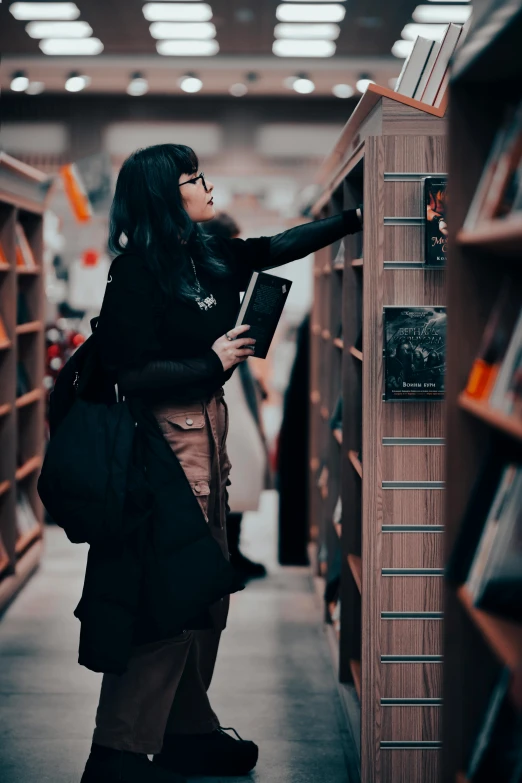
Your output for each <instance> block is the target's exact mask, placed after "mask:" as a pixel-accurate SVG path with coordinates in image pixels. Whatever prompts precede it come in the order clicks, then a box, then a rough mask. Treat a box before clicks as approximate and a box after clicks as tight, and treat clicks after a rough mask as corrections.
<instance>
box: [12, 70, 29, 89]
mask: <svg viewBox="0 0 522 783" xmlns="http://www.w3.org/2000/svg"><path fill="white" fill-rule="evenodd" d="M28 87H29V79H28V78H27V75H26V73H25V71H15V72H14V73H13V75H12V76H11V89H12V91H13V92H25V91H26V90H27V88H28Z"/></svg>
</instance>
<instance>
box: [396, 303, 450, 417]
mask: <svg viewBox="0 0 522 783" xmlns="http://www.w3.org/2000/svg"><path fill="white" fill-rule="evenodd" d="M445 374H446V308H445V307H427V306H422V307H421V306H419V307H414V306H409V305H404V306H402V307H396V306H393V307H385V308H384V399H385V400H386V401H396V402H405V401H412V402H417V401H419V400H424V401H428V400H429V401H432V400H442V399H443V398H444V379H445Z"/></svg>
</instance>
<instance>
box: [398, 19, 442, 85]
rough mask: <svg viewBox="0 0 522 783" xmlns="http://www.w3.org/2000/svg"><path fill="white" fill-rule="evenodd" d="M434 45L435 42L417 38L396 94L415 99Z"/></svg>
mask: <svg viewBox="0 0 522 783" xmlns="http://www.w3.org/2000/svg"><path fill="white" fill-rule="evenodd" d="M434 44H435V41H431V40H429V39H428V38H423V37H422V36H420V35H419V36H417V39H416V41H415V43H414V44H413V49H412V50H411V52H410V54H409V56H408V57H407V59H406V61H405V63H404V65H403V67H402V70H401V73H400V75H399V78H398V79H397V84H396V85H395V92H398V93H399V94H400V95H406V96H407V97H408V98H413V96H414V94H415V91H416V89H417V85H418V83H419V80H420V79H421V77H422V73H423V71H424V69H425V67H426V64H427V62H428V59H429V57H430V54H431V51H432V49H433V46H434Z"/></svg>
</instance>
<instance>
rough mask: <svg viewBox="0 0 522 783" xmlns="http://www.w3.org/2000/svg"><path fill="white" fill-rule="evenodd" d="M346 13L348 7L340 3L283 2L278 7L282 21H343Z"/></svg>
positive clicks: (277, 11)
mask: <svg viewBox="0 0 522 783" xmlns="http://www.w3.org/2000/svg"><path fill="white" fill-rule="evenodd" d="M345 14H346V8H345V7H344V6H342V5H339V3H325V4H324V5H319V4H317V3H316V4H313V5H312V4H310V5H306V4H305V3H283V4H282V5H278V6H277V8H276V17H277V19H278V20H279V21H280V22H342V21H343V19H344V16H345Z"/></svg>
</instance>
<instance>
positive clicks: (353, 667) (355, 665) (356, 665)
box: [350, 660, 362, 701]
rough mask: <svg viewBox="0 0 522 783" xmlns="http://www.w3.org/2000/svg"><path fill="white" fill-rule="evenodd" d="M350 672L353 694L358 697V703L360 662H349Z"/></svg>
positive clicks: (359, 694)
mask: <svg viewBox="0 0 522 783" xmlns="http://www.w3.org/2000/svg"><path fill="white" fill-rule="evenodd" d="M350 671H351V673H352V677H353V684H354V686H355V692H356V693H357V696H358V697H359V701H360V700H361V679H362V678H361V662H360V661H354V660H351V661H350Z"/></svg>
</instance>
